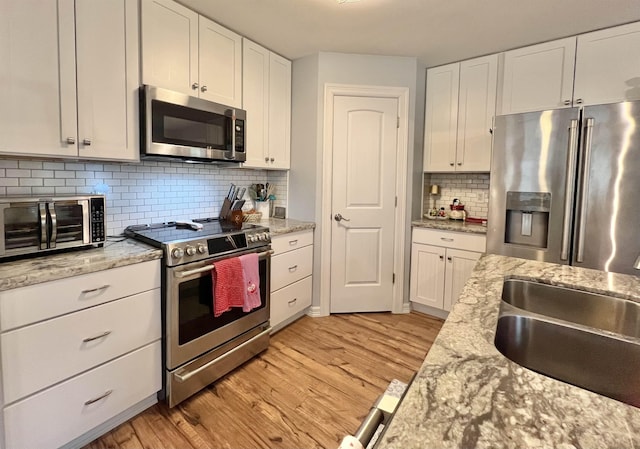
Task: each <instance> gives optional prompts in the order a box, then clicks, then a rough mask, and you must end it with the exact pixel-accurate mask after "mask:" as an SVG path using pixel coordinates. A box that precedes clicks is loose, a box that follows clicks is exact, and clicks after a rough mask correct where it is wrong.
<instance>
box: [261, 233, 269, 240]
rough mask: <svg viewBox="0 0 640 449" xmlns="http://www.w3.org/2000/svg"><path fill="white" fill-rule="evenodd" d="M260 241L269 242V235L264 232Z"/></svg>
mask: <svg viewBox="0 0 640 449" xmlns="http://www.w3.org/2000/svg"><path fill="white" fill-rule="evenodd" d="M260 240H262V241H264V242H266V241H267V240H269V234H268V233H266V232H263V233H262V235H261V236H260Z"/></svg>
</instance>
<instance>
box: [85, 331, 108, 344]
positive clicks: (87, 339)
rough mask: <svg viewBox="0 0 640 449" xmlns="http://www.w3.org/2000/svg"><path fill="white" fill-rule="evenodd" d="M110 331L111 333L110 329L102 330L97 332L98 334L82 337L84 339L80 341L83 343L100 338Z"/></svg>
mask: <svg viewBox="0 0 640 449" xmlns="http://www.w3.org/2000/svg"><path fill="white" fill-rule="evenodd" d="M110 333H111V331H104V332H103V333H101V334H98V335H94V336H93V337H87V338H84V339H82V342H83V343H89V342H90V341H94V340H100V339H101V338H104V337H106V336H107V335H109V334H110Z"/></svg>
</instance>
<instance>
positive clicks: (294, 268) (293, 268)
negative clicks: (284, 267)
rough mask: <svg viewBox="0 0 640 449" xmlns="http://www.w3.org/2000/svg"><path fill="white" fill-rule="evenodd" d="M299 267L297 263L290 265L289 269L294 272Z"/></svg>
mask: <svg viewBox="0 0 640 449" xmlns="http://www.w3.org/2000/svg"><path fill="white" fill-rule="evenodd" d="M297 269H298V266H297V265H293V266H291V267H289V271H291V272H294V271H296V270H297Z"/></svg>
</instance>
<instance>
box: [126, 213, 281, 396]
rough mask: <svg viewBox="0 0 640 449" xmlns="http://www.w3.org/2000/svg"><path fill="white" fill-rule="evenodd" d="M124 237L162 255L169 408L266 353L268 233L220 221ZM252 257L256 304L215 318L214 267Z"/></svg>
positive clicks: (150, 228)
mask: <svg viewBox="0 0 640 449" xmlns="http://www.w3.org/2000/svg"><path fill="white" fill-rule="evenodd" d="M125 234H126V235H128V236H129V237H132V238H134V239H137V240H141V241H143V242H145V243H148V244H150V245H153V246H155V247H158V248H162V249H163V250H164V258H163V260H164V267H163V274H162V277H163V292H162V298H163V329H164V335H163V338H164V352H163V359H164V365H165V371H164V375H165V382H164V385H165V389H164V392H163V393H164V397H165V399H166V401H167V402H168V403H169V406H170V407H173V406H175V405H176V404H178V403H179V402H181V401H183V400H184V399H186V398H188V397H189V396H191V395H193V394H194V393H196V392H198V391H200V390H201V389H202V388H204V387H205V386H207V385H209V384H210V383H211V382H213V381H215V380H217V379H219V378H220V377H222V376H224V375H225V374H227V373H228V372H229V371H231V370H233V369H234V368H236V367H237V366H239V365H241V364H242V363H244V362H245V361H247V360H249V359H250V358H252V357H253V356H255V355H256V354H258V353H260V352H262V351H264V350H265V349H267V347H268V346H269V333H270V331H271V327H270V325H269V312H270V297H269V282H270V272H271V253H272V251H271V246H270V244H271V237H270V235H269V228H267V227H264V226H260V225H255V224H246V223H245V224H242V226H241V227H238V226H236V225H234V224H232V223H228V222H223V221H219V220H218V219H204V220H194V221H193V222H187V223H180V222H178V223H176V222H170V223H161V224H152V225H143V226H130V227H128V228H127V229H125ZM248 253H257V254H258V260H259V262H258V265H259V273H260V299H261V305H260V306H259V307H257V308H254V309H253V310H251V311H249V312H243V310H242V308H232V309H231V310H230V311H227V312H225V313H223V314H221V315H220V316H217V317H216V316H214V307H213V294H212V291H213V288H214V282H215V279H216V277H215V275H214V274H213V270H214V265H215V263H216V262H218V261H221V260H223V259H226V258H230V257H237V256H241V255H244V254H248Z"/></svg>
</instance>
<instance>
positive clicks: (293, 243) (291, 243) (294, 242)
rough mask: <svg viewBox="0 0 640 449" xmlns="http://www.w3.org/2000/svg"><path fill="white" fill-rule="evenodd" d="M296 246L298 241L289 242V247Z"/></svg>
mask: <svg viewBox="0 0 640 449" xmlns="http://www.w3.org/2000/svg"><path fill="white" fill-rule="evenodd" d="M297 244H298V239H296V240H289V245H291V246H293V245H297Z"/></svg>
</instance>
